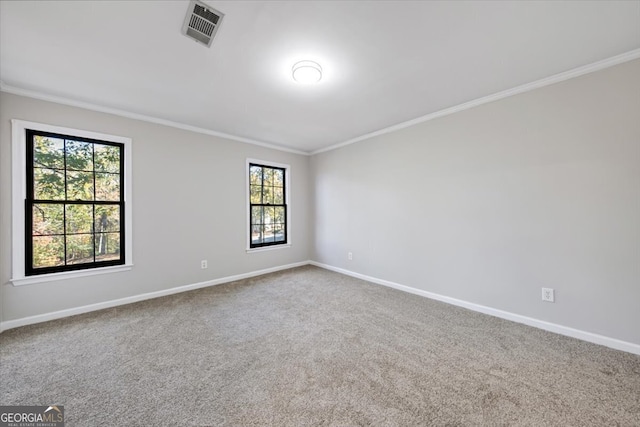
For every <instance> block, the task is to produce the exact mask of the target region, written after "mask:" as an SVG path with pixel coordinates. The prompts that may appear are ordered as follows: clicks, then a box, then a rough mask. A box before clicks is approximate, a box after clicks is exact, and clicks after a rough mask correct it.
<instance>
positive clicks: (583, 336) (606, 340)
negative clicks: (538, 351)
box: [309, 261, 640, 355]
mask: <svg viewBox="0 0 640 427" xmlns="http://www.w3.org/2000/svg"><path fill="white" fill-rule="evenodd" d="M309 264H311V265H315V266H316V267H321V268H324V269H326V270H331V271H335V272H337V273H341V274H345V275H347V276H351V277H355V278H358V279H362V280H366V281H367V282H372V283H376V284H378V285H383V286H388V287H390V288H394V289H398V290H401V291H404V292H409V293H412V294H415V295H420V296H423V297H426V298H431V299H434V300H437V301H442V302H445V303H447V304H452V305H457V306H459V307H464V308H466V309H469V310H473V311H477V312H480V313H484V314H489V315H491V316H495V317H499V318H501V319H506V320H511V321H513V322H517V323H522V324H525V325H528V326H533V327H534V328H539V329H544V330H545V331H549V332H555V333H556V334H560V335H566V336H569V337H572V338H577V339H579V340H583V341H588V342H591V343H594V344H600V345H604V346H606V347H610V348H613V349H616V350H622V351H626V352H628V353H633V354H637V355H640V345H638V344H634V343H630V342H627V341H621V340H618V339H615V338H610V337H606V336H604V335H598V334H594V333H591V332H586V331H581V330H579V329H574V328H570V327H567V326H562V325H558V324H555V323H550V322H545V321H544V320H538V319H534V318H532V317H527V316H522V315H520V314H515V313H510V312H508V311H502V310H498V309H496V308H491V307H487V306H484V305H480V304H475V303H472V302H468V301H463V300H459V299H456V298H451V297H447V296H444V295H439V294H435V293H433V292H427V291H423V290H421V289H416V288H412V287H410V286H405V285H401V284H399V283H395V282H390V281H388V280H383V279H378V278H375V277H371V276H366V275H364V274H360V273H355V272H353V271H350V270H346V269H344V268H338V267H333V266H331V265H327V264H322V263H319V262H316V261H310V262H309Z"/></svg>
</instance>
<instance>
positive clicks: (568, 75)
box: [310, 49, 640, 156]
mask: <svg viewBox="0 0 640 427" xmlns="http://www.w3.org/2000/svg"><path fill="white" fill-rule="evenodd" d="M638 58H640V49H634V50H631V51H629V52H625V53H622V54H620V55H616V56H612V57H611V58H607V59H603V60H602V61H598V62H594V63H592V64H587V65H583V66H582V67H578V68H574V69H572V70H568V71H564V72H562V73H558V74H554V75H552V76H549V77H545V78H542V79H540V80H536V81H533V82H530V83H525V84H523V85H520V86H516V87H513V88H511V89H507V90H503V91H501V92H497V93H494V94H491V95H487V96H483V97H482V98H477V99H473V100H471V101H468V102H464V103H462V104H459V105H454V106H453V107H449V108H445V109H444V110H440V111H435V112H433V113H430V114H427V115H425V116H421V117H417V118H415V119H411V120H407V121H406V122H402V123H398V124H396V125H392V126H389V127H386V128H383V129H379V130H377V131H374V132H371V133H367V134H365V135H361V136H357V137H355V138H353V139H350V140H348V141H344V142H340V143H337V144H333V145H330V146H328V147H324V148H320V149H318V150H314V151H312V152H311V153H310V154H311V155H312V156H313V155H316V154H320V153H324V152H325V151H332V150H336V149H338V148H342V147H346V146H347V145H351V144H355V143H356V142H360V141H364V140H366V139H371V138H374V137H376V136H380V135H384V134H387V133H391V132H394V131H397V130H400V129H404V128H407V127H411V126H413V125H417V124H420V123H423V122H428V121H429V120H433V119H437V118H439V117H444V116H448V115H450V114H454V113H457V112H460V111H464V110H468V109H470V108H473V107H478V106H480V105H483V104H488V103H490V102H493V101H498V100H500V99H503V98H508V97H510V96H513V95H518V94H521V93H525V92H529V91H532V90H534V89H539V88H542V87H545V86H549V85H552V84H555V83H560V82H563V81H565V80H569V79H573V78H575V77H580V76H582V75H585V74H590V73H594V72H596V71H600V70H604V69H605V68H609V67H613V66H615V65H619V64H623V63H625V62H629V61H633V60H634V59H638Z"/></svg>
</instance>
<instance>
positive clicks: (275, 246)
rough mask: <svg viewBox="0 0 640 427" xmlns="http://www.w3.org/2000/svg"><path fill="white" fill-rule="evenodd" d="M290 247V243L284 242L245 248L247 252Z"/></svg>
mask: <svg viewBox="0 0 640 427" xmlns="http://www.w3.org/2000/svg"><path fill="white" fill-rule="evenodd" d="M290 247H291V243H285V244H284V245H273V246H265V247H262V248H247V253H248V254H250V253H253V252H264V251H273V250H276V249H284V248H290Z"/></svg>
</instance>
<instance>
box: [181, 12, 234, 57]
mask: <svg viewBox="0 0 640 427" xmlns="http://www.w3.org/2000/svg"><path fill="white" fill-rule="evenodd" d="M223 17H224V13H220V12H218V11H217V10H215V9H213V8H212V7H210V6H208V5H206V4H204V3H202V2H199V1H192V2H191V3H189V10H187V16H186V17H185V19H184V24H182V34H184V35H185V36H187V37H189V38H192V39H194V40H195V41H197V42H198V43H202V44H206V45H207V47H209V46H211V42H212V41H213V36H215V35H216V32H217V31H218V27H220V24H221V23H222V18H223Z"/></svg>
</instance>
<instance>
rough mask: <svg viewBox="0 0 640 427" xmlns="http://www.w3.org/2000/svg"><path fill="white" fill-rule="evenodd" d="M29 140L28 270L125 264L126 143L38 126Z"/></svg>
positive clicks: (46, 270)
mask: <svg viewBox="0 0 640 427" xmlns="http://www.w3.org/2000/svg"><path fill="white" fill-rule="evenodd" d="M27 141H28V144H29V146H28V148H29V150H28V162H27V164H28V167H30V169H31V171H28V173H27V178H28V179H27V185H28V192H27V201H26V203H27V206H26V208H27V209H26V213H27V218H26V219H27V221H26V222H25V225H26V226H27V230H26V232H27V246H26V254H27V257H26V263H25V267H26V269H25V271H26V274H27V275H33V274H42V273H51V272H58V271H68V270H77V269H79V268H82V269H84V268H95V267H100V266H107V265H118V264H123V263H124V248H123V247H121V242H122V243H123V242H124V227H123V224H122V214H123V212H124V199H123V194H122V191H121V184H122V183H123V174H122V171H123V164H124V158H123V154H124V146H123V145H122V144H119V143H113V142H107V141H97V140H89V139H85V138H70V137H68V136H65V135H56V134H48V133H46V132H36V131H27ZM98 151H99V152H100V158H99V159H98V157H97V152H98ZM61 166H62V167H61Z"/></svg>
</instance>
